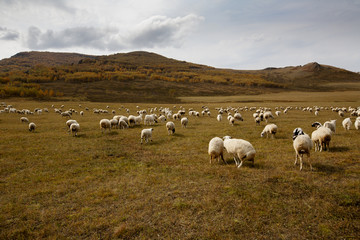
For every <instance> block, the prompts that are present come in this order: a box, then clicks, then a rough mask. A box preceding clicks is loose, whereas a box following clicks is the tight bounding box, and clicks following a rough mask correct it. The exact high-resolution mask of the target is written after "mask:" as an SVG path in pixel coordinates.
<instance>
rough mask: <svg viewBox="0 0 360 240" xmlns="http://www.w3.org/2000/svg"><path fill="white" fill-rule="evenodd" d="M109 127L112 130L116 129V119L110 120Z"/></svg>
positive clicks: (117, 122)
mask: <svg viewBox="0 0 360 240" xmlns="http://www.w3.org/2000/svg"><path fill="white" fill-rule="evenodd" d="M109 121H110V127H111V128H113V127H115V128H117V127H118V124H119V121H118V120H117V119H116V118H113V119H110V120H109Z"/></svg>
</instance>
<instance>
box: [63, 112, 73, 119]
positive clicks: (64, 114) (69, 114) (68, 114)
mask: <svg viewBox="0 0 360 240" xmlns="http://www.w3.org/2000/svg"><path fill="white" fill-rule="evenodd" d="M61 116H62V117H68V118H71V113H70V112H68V111H66V112H62V113H61Z"/></svg>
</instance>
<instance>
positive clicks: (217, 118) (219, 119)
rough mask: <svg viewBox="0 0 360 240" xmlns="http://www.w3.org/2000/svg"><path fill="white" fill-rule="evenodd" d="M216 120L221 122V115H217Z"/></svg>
mask: <svg viewBox="0 0 360 240" xmlns="http://www.w3.org/2000/svg"><path fill="white" fill-rule="evenodd" d="M216 120H218V121H219V122H221V120H222V115H221V114H218V115H217V117H216Z"/></svg>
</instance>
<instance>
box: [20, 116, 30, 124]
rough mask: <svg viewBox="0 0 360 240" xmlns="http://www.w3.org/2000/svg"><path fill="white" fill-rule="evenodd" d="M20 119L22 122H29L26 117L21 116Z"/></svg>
mask: <svg viewBox="0 0 360 240" xmlns="http://www.w3.org/2000/svg"><path fill="white" fill-rule="evenodd" d="M20 121H21V122H22V123H24V122H26V123H28V122H29V119H28V118H27V117H21V118H20Z"/></svg>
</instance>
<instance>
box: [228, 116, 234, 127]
mask: <svg viewBox="0 0 360 240" xmlns="http://www.w3.org/2000/svg"><path fill="white" fill-rule="evenodd" d="M228 120H229V124H231V125H232V126H234V122H235V118H234V117H233V116H229V117H228Z"/></svg>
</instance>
